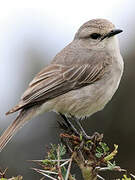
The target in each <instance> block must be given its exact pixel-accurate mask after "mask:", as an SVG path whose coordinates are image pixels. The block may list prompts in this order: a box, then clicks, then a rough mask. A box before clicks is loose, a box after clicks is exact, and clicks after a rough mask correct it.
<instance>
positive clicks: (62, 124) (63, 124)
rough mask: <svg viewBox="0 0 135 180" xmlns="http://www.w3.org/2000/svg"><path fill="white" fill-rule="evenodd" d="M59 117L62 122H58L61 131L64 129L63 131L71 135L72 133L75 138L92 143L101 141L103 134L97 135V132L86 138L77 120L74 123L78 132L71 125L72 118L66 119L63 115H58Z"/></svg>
mask: <svg viewBox="0 0 135 180" xmlns="http://www.w3.org/2000/svg"><path fill="white" fill-rule="evenodd" d="M60 115H61V117H62V118H63V120H64V121H63V122H60V121H58V123H59V125H60V127H61V128H62V129H64V130H65V131H70V132H71V133H74V134H75V135H76V136H79V137H81V136H82V138H83V139H84V140H85V141H88V140H91V141H92V142H100V141H102V139H103V134H99V133H97V132H95V133H94V134H93V135H92V136H88V135H87V134H86V132H85V130H84V129H83V127H82V125H81V123H80V121H79V120H76V121H75V122H76V123H77V125H78V128H79V130H77V128H75V126H74V125H73V124H72V123H71V119H73V117H71V118H68V117H66V116H65V115H63V114H60Z"/></svg>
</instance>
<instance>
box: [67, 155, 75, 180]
mask: <svg viewBox="0 0 135 180" xmlns="http://www.w3.org/2000/svg"><path fill="white" fill-rule="evenodd" d="M72 160H73V154H72V156H71V159H70V161H69V165H68V169H67V174H66V177H65V180H68V177H69V174H70V169H71V164H72Z"/></svg>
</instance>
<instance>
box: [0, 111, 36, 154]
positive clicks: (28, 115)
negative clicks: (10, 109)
mask: <svg viewBox="0 0 135 180" xmlns="http://www.w3.org/2000/svg"><path fill="white" fill-rule="evenodd" d="M35 115H36V109H35V108H30V109H27V110H25V109H24V110H22V111H21V112H20V113H19V115H18V116H17V118H16V119H15V120H14V121H13V123H12V124H11V125H10V126H9V127H8V128H7V129H6V130H5V132H4V133H3V134H2V136H1V137H0V152H1V151H2V149H3V148H4V147H5V146H6V144H7V143H8V142H9V140H10V139H11V138H12V136H13V135H14V134H15V133H16V132H17V131H18V130H19V129H20V128H21V127H22V126H23V125H24V124H25V123H26V122H27V121H28V120H30V119H32V117H33V116H35Z"/></svg>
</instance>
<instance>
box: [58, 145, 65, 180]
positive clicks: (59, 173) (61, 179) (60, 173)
mask: <svg viewBox="0 0 135 180" xmlns="http://www.w3.org/2000/svg"><path fill="white" fill-rule="evenodd" d="M57 157H58V176H59V178H60V180H64V179H63V176H62V172H61V167H60V146H59V145H58V151H57Z"/></svg>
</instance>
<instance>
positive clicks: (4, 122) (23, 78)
mask: <svg viewBox="0 0 135 180" xmlns="http://www.w3.org/2000/svg"><path fill="white" fill-rule="evenodd" d="M92 18H107V19H108V20H110V21H112V22H113V23H114V24H115V25H116V27H118V28H120V29H123V33H122V34H120V35H119V40H120V47H121V53H122V56H123V58H124V62H125V70H124V75H123V78H122V81H121V84H120V87H119V89H118V91H117V93H116V94H115V96H114V97H113V99H112V101H111V102H110V103H108V105H107V106H106V108H105V109H104V110H103V111H101V112H98V113H96V114H95V115H93V116H92V117H90V118H89V120H88V121H84V122H83V125H84V127H87V129H86V130H87V132H88V133H89V134H92V133H93V132H95V131H98V132H99V133H104V137H105V138H104V141H105V142H106V143H107V144H108V145H110V146H111V147H112V148H113V144H118V145H119V154H118V156H117V161H118V162H119V165H120V166H121V167H122V168H125V169H128V170H129V171H131V172H132V173H133V174H135V110H134V109H135V103H134V101H135V83H134V82H135V45H134V44H135V20H134V19H135V1H133V0H128V1H126V0H110V1H108V0H102V1H98V0H94V1H90V0H85V1H83V0H80V1H79V0H74V1H72V0H68V1H65V0H58V1H52V0H35V1H34V0H29V1H25V0H23V1H18V0H12V1H10V0H5V1H1V5H0V134H1V133H2V132H3V131H4V129H5V128H7V126H8V125H9V124H10V123H11V122H12V121H13V119H14V118H15V117H16V115H17V113H15V114H13V115H10V116H5V112H7V111H8V110H9V109H10V108H11V107H12V106H14V105H16V104H17V102H18V101H19V99H20V96H21V94H22V93H23V92H24V90H25V89H26V88H27V86H28V83H29V82H30V81H31V80H32V78H33V77H34V76H35V74H36V73H38V72H39V71H40V70H41V69H42V68H43V67H44V66H45V65H47V64H48V63H49V62H50V61H51V60H52V58H53V57H54V56H55V55H56V54H57V53H58V52H59V51H60V50H61V49H62V48H63V47H65V46H66V45H67V44H68V43H69V42H71V41H72V39H73V37H74V34H75V32H76V31H77V30H78V28H79V27H80V25H82V24H83V23H84V22H86V21H88V20H90V19H92ZM59 118H60V117H58V115H56V114H55V113H46V114H43V115H41V116H39V117H37V118H35V119H33V120H32V121H30V122H29V123H28V124H27V125H26V126H25V127H23V128H22V129H21V130H20V131H19V132H18V133H17V134H16V136H15V137H14V138H13V139H12V140H11V141H10V143H9V144H8V145H7V146H6V148H5V149H4V150H3V151H2V152H1V153H0V167H1V168H3V169H4V168H6V167H8V168H9V170H8V176H9V177H10V176H13V175H14V176H15V175H18V174H21V175H23V177H24V179H25V180H27V179H29V180H38V179H40V177H41V176H40V175H38V174H37V173H35V172H33V171H32V170H31V169H30V167H32V166H34V165H33V164H31V163H30V162H27V160H30V159H43V158H44V156H45V151H46V146H47V145H49V144H50V143H58V136H59V130H58V128H57V123H56V119H59ZM86 125H87V126H86ZM78 179H81V178H78ZM107 179H111V177H109V175H108V177H107Z"/></svg>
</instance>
